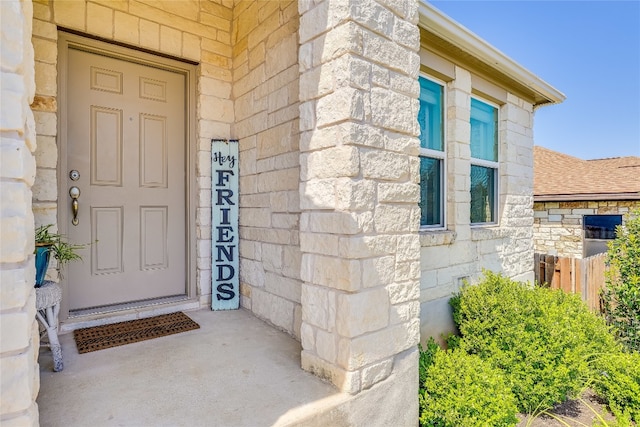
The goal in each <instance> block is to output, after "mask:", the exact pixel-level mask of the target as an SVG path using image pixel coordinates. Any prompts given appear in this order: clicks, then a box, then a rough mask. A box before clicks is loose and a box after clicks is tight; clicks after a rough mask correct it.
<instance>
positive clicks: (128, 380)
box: [37, 310, 350, 427]
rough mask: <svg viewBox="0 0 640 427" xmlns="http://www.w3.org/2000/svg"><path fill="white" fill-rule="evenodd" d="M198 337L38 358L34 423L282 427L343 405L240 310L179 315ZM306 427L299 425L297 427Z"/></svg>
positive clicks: (288, 345) (293, 348) (66, 338)
mask: <svg viewBox="0 0 640 427" xmlns="http://www.w3.org/2000/svg"><path fill="white" fill-rule="evenodd" d="M186 314H187V315H188V316H190V317H191V318H192V319H193V320H195V321H196V322H198V324H199V325H200V329H197V330H194V331H188V332H183V333H180V334H176V335H171V336H167V337H161V338H156V339H153V340H149V341H143V342H139V343H134V344H129V345H125V346H121V347H114V348H110V349H106V350H101V351H96V352H92V353H85V354H78V352H77V350H76V346H75V342H74V340H73V334H72V333H67V334H64V335H61V336H60V341H61V344H62V350H63V353H64V371H62V372H53V371H52V367H53V361H52V358H51V352H50V351H49V350H48V349H47V348H42V349H41V350H40V357H39V363H40V394H39V396H38V399H37V403H38V407H39V410H40V425H41V426H43V427H47V426H60V427H63V426H64V427H73V426H92V427H99V426H154V427H155V426H225V427H227V426H229V427H235V426H250V427H259V426H273V425H278V426H286V425H302V424H315V422H314V421H312V420H313V417H314V415H313V414H314V413H315V414H317V413H318V412H326V411H331V408H336V407H337V406H340V405H341V404H343V403H345V402H347V401H348V400H349V399H350V396H349V395H346V394H342V393H339V392H338V391H337V390H336V389H335V388H334V387H333V386H331V385H329V384H327V383H324V382H323V381H321V380H320V379H318V378H317V377H315V376H313V375H311V374H309V373H307V372H304V371H303V370H302V369H301V368H300V344H299V343H298V342H297V341H295V340H294V339H292V338H291V337H289V336H288V335H286V334H284V333H282V332H280V331H277V330H275V329H274V328H272V327H270V326H268V325H267V324H265V323H263V322H262V321H260V320H259V319H257V318H255V317H254V316H253V315H252V314H250V313H248V312H247V311H245V310H237V311H228V312H212V311H209V310H198V311H190V312H186ZM305 420H307V421H305Z"/></svg>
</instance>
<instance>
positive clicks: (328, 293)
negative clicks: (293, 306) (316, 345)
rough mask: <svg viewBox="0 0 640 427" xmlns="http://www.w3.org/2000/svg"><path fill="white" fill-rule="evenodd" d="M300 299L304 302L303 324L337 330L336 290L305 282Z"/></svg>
mask: <svg viewBox="0 0 640 427" xmlns="http://www.w3.org/2000/svg"><path fill="white" fill-rule="evenodd" d="M300 300H301V302H302V322H303V324H304V323H307V324H309V325H312V326H315V327H318V328H322V329H324V330H326V331H328V332H332V331H334V330H335V323H336V292H335V291H332V290H330V289H328V288H325V287H320V286H314V285H311V284H309V283H303V284H302V289H301V296H300ZM305 349H306V347H305Z"/></svg>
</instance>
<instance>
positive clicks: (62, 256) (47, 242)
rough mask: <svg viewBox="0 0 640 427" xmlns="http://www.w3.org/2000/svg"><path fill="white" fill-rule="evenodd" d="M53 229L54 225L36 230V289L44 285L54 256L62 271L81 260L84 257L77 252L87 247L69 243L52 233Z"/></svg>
mask: <svg viewBox="0 0 640 427" xmlns="http://www.w3.org/2000/svg"><path fill="white" fill-rule="evenodd" d="M51 227H53V224H47V225H41V226H40V227H38V228H36V236H35V244H36V249H35V251H34V253H35V255H36V284H35V287H36V288H39V287H40V286H42V284H43V283H44V278H45V275H46V274H47V268H49V260H50V259H51V256H52V255H53V257H54V258H55V259H56V260H57V261H58V268H59V270H61V269H62V267H64V265H65V264H66V263H68V262H70V261H75V260H81V259H82V257H81V256H80V255H79V254H78V253H77V251H78V250H79V249H82V248H84V247H85V246H86V245H82V244H79V245H75V244H71V243H69V242H68V241H67V240H66V237H65V236H63V235H61V234H58V233H55V232H53V231H51V230H50V229H51Z"/></svg>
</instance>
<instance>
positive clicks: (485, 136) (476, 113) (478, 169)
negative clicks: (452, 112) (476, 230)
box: [471, 98, 498, 224]
mask: <svg viewBox="0 0 640 427" xmlns="http://www.w3.org/2000/svg"><path fill="white" fill-rule="evenodd" d="M497 196H498V109H497V108H496V107H494V106H492V105H489V104H487V103H485V102H482V101H479V100H477V99H475V98H471V224H490V223H495V222H496V218H497V204H496V202H497Z"/></svg>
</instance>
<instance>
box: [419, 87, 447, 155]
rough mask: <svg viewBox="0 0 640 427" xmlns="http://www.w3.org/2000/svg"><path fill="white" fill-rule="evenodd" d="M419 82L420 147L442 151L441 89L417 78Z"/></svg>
mask: <svg viewBox="0 0 640 427" xmlns="http://www.w3.org/2000/svg"><path fill="white" fill-rule="evenodd" d="M419 82H420V111H419V112H418V123H419V124H420V147H422V148H429V149H431V150H438V151H444V138H443V133H442V131H443V126H442V121H443V117H442V92H443V88H442V86H440V85H439V84H437V83H434V82H432V81H431V80H427V79H425V78H423V77H420V78H419Z"/></svg>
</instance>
